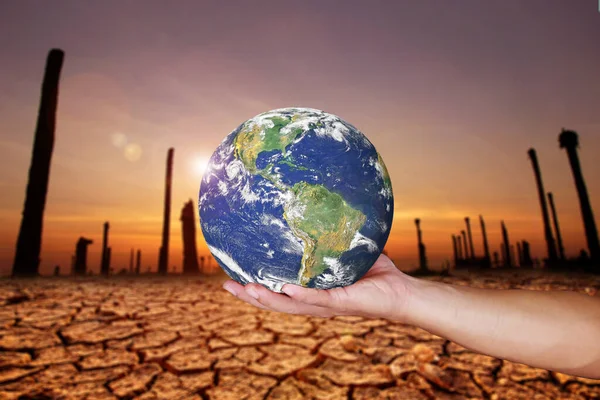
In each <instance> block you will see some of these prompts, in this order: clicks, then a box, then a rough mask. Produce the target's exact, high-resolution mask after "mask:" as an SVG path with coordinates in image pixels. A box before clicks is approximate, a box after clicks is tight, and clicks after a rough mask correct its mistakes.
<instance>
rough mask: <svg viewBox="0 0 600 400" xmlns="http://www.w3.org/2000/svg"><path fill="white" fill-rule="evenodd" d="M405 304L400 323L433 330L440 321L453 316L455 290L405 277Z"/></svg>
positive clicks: (448, 286)
mask: <svg viewBox="0 0 600 400" xmlns="http://www.w3.org/2000/svg"><path fill="white" fill-rule="evenodd" d="M407 278H408V279H407V283H406V287H407V293H406V303H405V307H404V310H403V312H402V313H401V315H400V317H401V322H402V323H405V324H409V325H414V326H417V327H419V328H423V329H426V330H432V329H433V330H435V327H436V325H438V324H440V323H443V321H442V319H443V318H447V317H449V316H451V315H453V312H452V307H454V300H455V299H454V297H453V292H455V288H454V287H453V286H452V285H447V284H443V283H439V282H432V281H428V280H425V279H419V278H415V277H411V276H408V277H407Z"/></svg>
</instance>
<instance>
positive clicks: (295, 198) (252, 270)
mask: <svg viewBox="0 0 600 400" xmlns="http://www.w3.org/2000/svg"><path fill="white" fill-rule="evenodd" d="M198 208H199V214H200V226H201V229H202V233H203V235H204V239H205V240H206V243H207V245H208V248H209V250H210V252H211V253H212V255H213V256H214V258H215V259H216V261H217V263H218V264H219V266H220V267H221V268H222V269H223V270H224V271H225V272H226V273H227V275H229V276H230V277H231V278H232V279H233V280H235V281H237V282H239V283H241V284H242V285H245V284H247V283H251V282H255V283H259V284H262V285H263V286H265V287H267V288H269V289H271V290H273V291H276V292H281V287H282V286H283V285H284V284H286V283H292V284H296V285H301V286H305V287H312V288H318V289H330V288H334V287H341V286H347V285H351V284H352V283H354V282H356V281H357V280H358V279H360V278H361V277H362V276H363V275H364V274H365V273H367V271H368V270H369V268H371V266H372V265H373V264H374V262H375V260H376V259H377V258H378V257H379V255H380V253H381V251H382V250H383V247H384V245H385V243H386V241H387V239H388V236H389V233H390V228H391V225H392V218H393V212H394V197H393V194H392V184H391V180H390V177H389V175H388V172H387V169H386V167H385V164H384V163H383V160H382V159H381V156H380V155H379V153H378V152H377V150H376V149H375V147H374V146H373V144H372V143H371V142H370V141H369V140H368V139H367V137H366V136H365V135H364V134H363V133H361V132H360V131H359V130H358V129H356V128H355V127H354V126H353V125H351V124H349V123H348V122H346V121H344V120H342V119H341V118H339V117H337V116H335V115H332V114H329V113H326V112H324V111H321V110H315V109H311V108H282V109H277V110H272V111H268V112H265V113H262V114H259V115H257V116H256V117H254V118H252V119H249V120H248V121H246V122H244V123H242V124H241V125H240V126H238V127H237V128H236V129H235V130H234V131H233V132H231V133H230V134H229V135H228V136H227V137H225V139H224V140H223V141H222V142H221V144H220V145H219V146H218V148H217V149H216V151H215V152H214V154H213V155H212V157H211V158H210V161H209V163H208V165H207V168H206V171H205V173H204V176H203V177H202V182H201V185H200V196H199V202H198Z"/></svg>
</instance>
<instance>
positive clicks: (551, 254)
mask: <svg viewBox="0 0 600 400" xmlns="http://www.w3.org/2000/svg"><path fill="white" fill-rule="evenodd" d="M527 154H528V155H529V158H530V160H531V165H532V166H533V173H534V175H535V182H536V184H537V189H538V197H539V200H540V207H541V209H542V219H543V223H544V236H545V238H546V247H547V249H548V263H549V264H551V265H553V264H556V260H557V255H556V246H555V245H554V237H553V236H552V229H550V218H549V216H548V207H547V206H546V196H544V184H543V183H542V173H541V172H540V166H539V164H538V159H537V154H536V152H535V149H529V151H528V152H527Z"/></svg>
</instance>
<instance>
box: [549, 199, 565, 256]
mask: <svg viewBox="0 0 600 400" xmlns="http://www.w3.org/2000/svg"><path fill="white" fill-rule="evenodd" d="M548 203H549V204H550V211H551V212H552V220H553V222H554V233H555V234H556V244H557V245H558V257H559V258H560V260H561V261H565V248H564V247H563V242H562V235H561V234H560V226H559V224H558V217H557V216H556V207H555V206H554V197H553V196H552V192H548Z"/></svg>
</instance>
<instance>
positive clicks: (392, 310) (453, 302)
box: [223, 254, 600, 379]
mask: <svg viewBox="0 0 600 400" xmlns="http://www.w3.org/2000/svg"><path fill="white" fill-rule="evenodd" d="M223 288H224V289H225V290H227V291H228V292H230V293H231V294H233V295H234V296H236V297H238V298H239V299H241V300H243V301H245V302H247V303H249V304H252V305H253V306H256V307H258V308H262V309H265V310H271V311H277V312H283V313H289V314H304V315H313V316H317V317H332V316H336V315H355V316H362V317H370V318H386V319H388V320H392V321H397V322H401V323H405V324H409V325H414V326H418V327H420V328H422V329H425V330H427V331H429V332H431V333H433V334H435V335H438V336H442V337H445V338H447V339H449V340H451V341H453V342H455V343H458V344H460V345H462V346H464V347H466V348H468V349H471V350H473V351H475V352H478V353H482V354H486V355H489V356H492V357H497V358H501V359H506V360H509V361H513V362H517V363H522V364H527V365H530V366H532V367H537V368H542V369H547V370H551V371H556V372H561V373H565V374H569V375H576V376H581V377H586V378H591V379H600V340H599V339H598V338H600V297H592V296H588V295H585V294H581V293H576V292H568V291H534V290H512V289H511V290H502V289H480V288H472V287H467V286H459V285H451V284H445V283H440V282H431V281H427V280H423V279H417V278H414V277H411V276H409V275H407V274H405V273H403V272H402V271H400V270H399V269H398V268H396V266H395V265H394V264H393V263H392V261H391V260H390V259H389V258H388V257H386V256H385V255H383V254H382V255H381V256H380V257H379V259H378V260H377V262H376V263H375V264H374V265H373V267H371V269H370V270H369V272H368V273H367V274H366V275H365V276H364V277H363V278H362V279H360V280H359V281H358V282H356V283H354V284H353V285H350V286H346V287H341V288H335V289H329V290H319V289H309V288H304V287H301V286H297V285H291V284H286V285H284V286H283V288H282V291H283V292H284V293H285V294H281V293H275V292H272V291H270V290H269V289H267V288H265V287H263V286H262V285H259V284H255V283H250V284H247V285H246V286H243V285H240V284H239V283H237V282H234V281H232V280H229V281H227V282H225V283H224V284H223Z"/></svg>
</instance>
